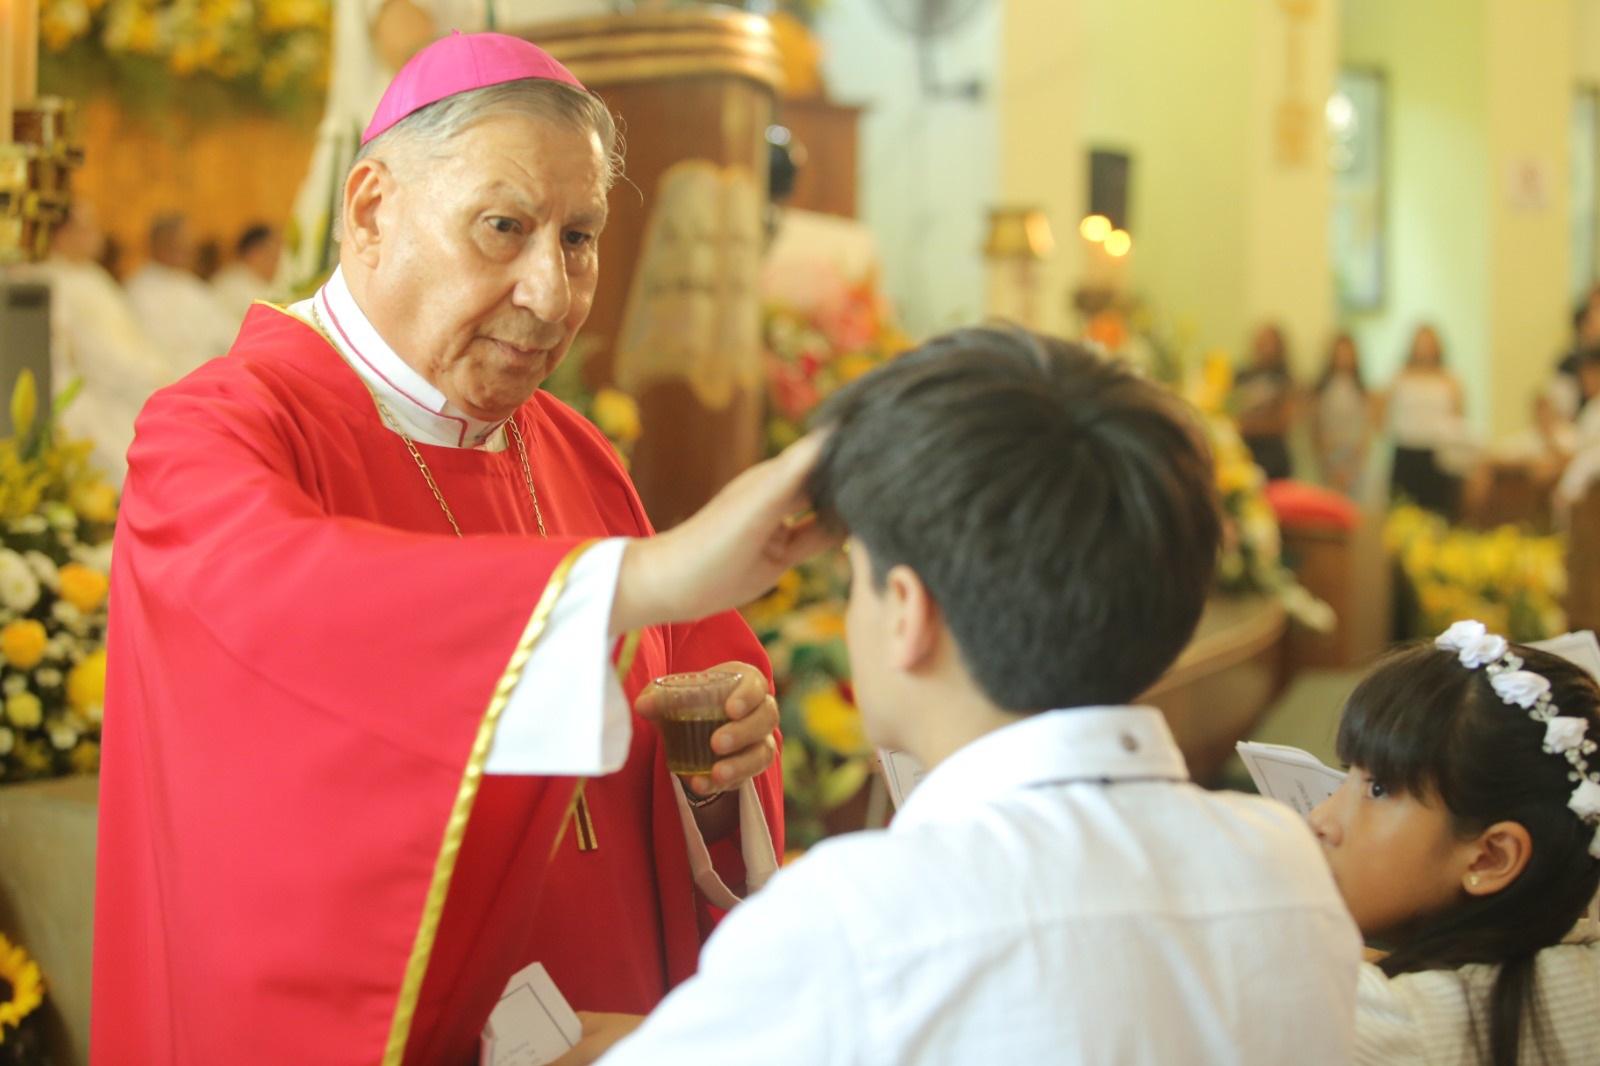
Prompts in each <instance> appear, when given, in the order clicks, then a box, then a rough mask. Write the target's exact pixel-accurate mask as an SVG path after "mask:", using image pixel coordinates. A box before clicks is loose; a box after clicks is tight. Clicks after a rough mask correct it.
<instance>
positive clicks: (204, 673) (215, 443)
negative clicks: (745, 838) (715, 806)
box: [92, 305, 782, 1066]
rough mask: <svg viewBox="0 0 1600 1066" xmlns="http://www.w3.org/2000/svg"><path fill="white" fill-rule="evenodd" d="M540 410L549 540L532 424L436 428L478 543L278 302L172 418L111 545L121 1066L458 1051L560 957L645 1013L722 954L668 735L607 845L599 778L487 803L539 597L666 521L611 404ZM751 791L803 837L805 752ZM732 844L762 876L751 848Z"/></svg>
mask: <svg viewBox="0 0 1600 1066" xmlns="http://www.w3.org/2000/svg"><path fill="white" fill-rule="evenodd" d="M515 417H516V418H517V419H518V424H519V425H520V426H521V427H522V431H523V436H524V437H525V439H526V441H527V446H528V453H529V459H530V461H531V463H532V468H533V478H534V483H535V485H536V487H537V489H538V492H539V501H540V504H541V505H542V509H543V513H544V519H545V523H546V526H547V527H548V530H549V533H550V537H549V539H548V540H543V539H541V538H540V537H539V536H538V534H537V528H536V526H535V525H534V520H533V514H532V506H531V504H530V502H529V499H528V493H527V489H526V486H525V484H524V479H523V472H522V468H521V464H520V461H519V459H518V456H517V451H516V448H515V446H513V447H512V448H509V449H507V450H506V451H503V452H498V453H487V452H481V451H472V450H463V449H450V448H438V447H432V446H429V445H425V444H419V445H418V448H419V449H421V451H422V453H423V455H424V457H425V458H426V460H427V463H428V466H429V468H430V469H431V470H432V472H433V475H434V477H435V479H436V480H437V482H438V484H439V488H440V491H441V492H442V494H443V495H444V497H445V499H446V500H447V501H448V502H449V505H450V507H451V509H452V510H453V511H454V512H455V515H456V519H457V521H458V522H459V523H460V526H461V529H462V532H463V533H465V534H466V537H465V539H457V538H456V537H455V536H454V535H453V534H452V532H451V529H450V526H449V524H448V522H447V521H446V519H445V516H444V513H443V511H442V510H441V509H440V507H439V504H438V502H437V501H436V500H435V499H434V497H433V494H432V493H431V492H430V490H429V488H428V486H427V483H426V482H425V481H424V479H423V477H422V474H421V472H420V471H419V470H418V468H417V465H416V463H415V462H414V460H413V459H412V457H411V455H410V454H409V453H408V452H407V450H406V447H405V443H404V442H403V441H402V440H401V438H400V437H399V436H397V435H396V434H394V433H393V432H391V431H390V430H389V429H387V428H385V427H384V425H383V424H382V422H381V421H380V416H379V414H378V412H377V410H376V408H375V405H374V403H373V400H372V397H371V396H370V394H369V393H368V392H367V390H366V387H365V386H364V385H363V384H362V383H361V381H360V379H359V378H358V377H357V376H356V374H355V373H354V372H353V371H352V370H351V369H350V368H349V367H348V366H347V365H346V364H345V363H344V361H343V360H342V359H341V357H340V356H339V355H338V354H337V352H335V351H334V349H333V348H332V347H330V346H329V344H328V343H327V342H326V341H325V340H324V339H323V338H322V337H321V336H320V335H319V334H318V333H317V332H315V330H314V329H312V328H311V327H310V326H309V325H307V324H305V323H303V322H301V321H299V320H298V319H295V318H293V317H291V316H289V315H287V314H285V313H283V312H281V311H278V310H276V309H273V308H269V307H266V306H263V305H257V306H256V307H254V308H252V310H251V312H250V314H249V316H248V317H247V318H246V319H245V324H244V328H243V330H242V332H241V334H240V336H239V339H238V341H237V342H236V343H235V345H234V347H233V350H232V352H231V353H230V355H229V356H228V357H227V358H225V359H221V360H217V361H214V362H212V363H210V364H208V365H207V366H206V367H204V368H202V369H201V370H199V371H197V372H196V373H194V374H192V375H190V376H189V377H188V378H186V379H185V380H183V381H182V382H180V383H178V384H177V385H175V386H173V387H171V388H169V389H166V390H164V391H162V392H160V393H158V394H157V395H156V396H155V397H154V398H152V399H151V401H150V403H149V404H148V405H147V406H146V408H145V410H144V412H143V414H142V415H141V416H140V418H139V422H138V430H137V438H136V440H135V442H134V445H133V448H132V450H131V451H130V453H129V475H128V480H127V487H126V491H125V495H124V497H123V503H122V511H121V516H120V520H119V528H118V530H117V538H116V541H115V545H116V547H115V551H114V553H113V559H114V561H113V569H112V572H113V576H112V582H111V587H112V594H111V597H112V598H111V622H110V664H109V677H108V692H107V698H106V719H105V730H104V750H103V764H102V773H101V785H100V844H99V867H98V884H97V890H96V903H95V959H94V1003H93V1013H92V1018H93V1022H92V1025H93V1034H92V1037H93V1039H92V1050H93V1055H94V1060H95V1062H97V1063H105V1064H107V1066H123V1064H142V1063H150V1064H157V1063H160V1064H168V1063H183V1064H189V1063H193V1064H205V1066H212V1064H223V1063H226V1064H229V1066H249V1064H255V1063H260V1064H263V1066H265V1064H272V1066H283V1064H288V1063H294V1064H309V1063H330V1064H331V1063H351V1064H356V1063H360V1064H363V1066H368V1064H371V1063H376V1062H379V1061H391V1062H392V1061H397V1060H398V1049H397V1048H394V1047H391V1049H390V1051H389V1053H388V1055H387V1057H386V1055H385V1048H386V1045H393V1044H395V1042H396V1041H397V1040H398V1042H399V1047H403V1048H404V1049H405V1061H406V1062H412V1063H461V1062H466V1061H471V1060H473V1059H474V1058H475V1055H476V1049H477V1042H478V1033H479V1030H480V1028H481V1026H482V1024H483V1022H484V1020H485V1019H486V1017H487V1016H488V1013H489V1010H490V1009H491V1007H492V1006H493V1004H494V1003H495V1001H496V1000H497V998H498V996H499V994H500V992H501V990H502V988H503V987H504V984H505V981H506V979H507V978H508V977H509V976H510V975H511V974H512V973H513V972H515V971H516V970H517V969H519V968H521V967H522V966H524V965H526V964H527V963H529V962H531V961H535V960H537V961H542V962H543V963H544V964H545V965H546V966H547V967H548V969H549V970H550V973H551V975H552V976H553V977H554V979H555V982H556V984H557V986H558V987H559V988H561V989H562V991H563V992H564V993H565V994H566V996H567V998H568V999H569V1000H570V1001H571V1002H572V1004H573V1006H574V1007H576V1008H577V1009H579V1010H607V1011H628V1012H637V1013H644V1012H646V1011H648V1010H649V1009H650V1008H651V1007H652V1006H653V1005H654V1004H655V1003H656V1002H657V1001H658V1000H659V999H660V998H661V997H662V996H663V995H664V994H665V992H666V991H667V990H668V989H669V988H670V987H671V986H672V985H674V984H676V983H677V982H678V981H680V980H682V979H683V978H684V977H686V976H687V975H688V974H690V973H692V972H693V970H694V966H695V961H696V957H697V954H698V951H699V947H700V944H701V940H702V937H703V935H704V933H706V932H708V931H709V927H710V922H711V920H712V918H713V915H711V914H710V912H709V908H708V907H707V906H706V905H705V904H704V901H703V900H702V899H701V898H700V897H699V896H698V895H697V894H696V893H695V889H694V886H693V883H692V879H691V875H690V870H689V863H688V859H687V855H686V851H685V841H684V834H683V829H682V826H681V824H680V821H679V814H678V810H677V807H676V802H675V798H674V793H673V791H672V789H673V786H672V784H671V781H670V778H669V776H668V774H667V772H666V768H665V761H664V756H663V752H662V748H661V744H660V741H659V736H658V734H657V733H656V731H655V729H654V728H653V727H652V726H650V725H649V724H647V723H643V722H642V721H640V720H639V719H638V718H637V717H636V718H635V720H634V735H633V741H632V747H631V750H630V751H629V755H628V760H627V764H626V766H625V767H624V768H623V769H622V770H621V771H620V772H618V773H616V774H613V775H610V776H607V777H602V778H597V779H595V780H592V781H590V782H589V783H588V784H587V786H586V797H587V800H588V802H589V804H590V807H591V810H592V814H593V821H594V826H595V830H596V834H597V837H598V840H599V844H600V846H599V848H598V849H597V850H594V851H585V852H580V851H579V850H578V846H577V842H576V840H575V837H574V834H573V833H572V832H570V831H569V832H567V833H566V834H565V836H564V838H561V839H559V840H558V834H559V832H560V829H561V826H562V825H563V823H564V821H565V818H566V812H567V810H568V809H569V806H570V801H571V797H572V794H573V788H574V782H573V780H572V779H570V778H551V777H529V776H492V775H491V776H483V777H482V778H481V782H479V783H478V784H477V791H476V794H475V796H473V795H471V786H472V784H473V783H474V781H475V780H476V779H475V777H474V775H473V774H472V773H470V772H467V770H468V767H469V765H472V764H474V763H475V764H476V765H478V766H480V767H481V758H482V755H483V754H486V751H485V750H484V735H488V736H492V726H488V725H485V724H484V723H485V721H486V708H490V707H491V705H492V698H493V697H494V696H495V694H496V691H497V686H502V682H503V681H514V680H515V676H516V674H515V670H516V666H515V664H514V663H513V664H512V665H511V666H509V667H508V663H511V662H512V660H513V652H514V651H515V650H516V649H517V648H518V647H519V642H520V643H521V644H523V645H525V644H526V643H527V639H528V638H536V637H537V630H538V627H539V624H540V623H539V617H538V616H539V613H540V612H536V610H535V608H536V605H540V601H541V598H545V599H546V600H548V599H549V598H550V596H553V595H554V594H556V593H557V592H558V590H559V587H560V582H561V580H562V579H563V577H564V567H565V565H566V564H567V563H569V562H570V558H571V557H573V556H574V554H575V552H577V551H579V550H581V547H582V546H583V544H584V543H585V542H587V541H588V540H590V539H591V538H596V537H606V536H617V535H621V536H637V535H644V534H647V533H648V532H649V525H648V522H647V520H646V518H645V515H644V511H643V509H642V508H641V506H640V504H639V500H638V497H637V496H636V495H635V493H634V491H633V488H632V486H631V484H630V483H629V481H628V478H627V475H626V473H625V472H624V471H623V469H622V467H621V465H620V464H619V463H618V461H617V459H616V456H615V454H614V453H613V452H612V450H611V448H610V445H609V444H608V443H607V442H606V440H605V438H604V437H603V436H601V435H600V434H599V433H598V432H597V431H596V430H595V429H594V428H593V427H592V426H591V425H589V424H588V423H587V422H585V421H584V420H583V419H582V418H581V417H580V416H578V415H577V414H576V413H575V412H573V411H572V410H570V409H569V408H567V407H565V406H564V405H562V404H561V403H560V402H558V401H556V400H554V399H553V398H551V397H550V396H548V395H546V394H544V393H540V394H538V395H536V396H535V397H534V399H533V400H531V401H530V402H529V403H528V404H526V405H524V406H523V408H522V409H520V410H519V411H518V412H517V414H516V416H515ZM547 593H548V594H550V596H547V595H546V594H547ZM541 606H543V607H548V606H549V604H548V603H545V604H543V605H541ZM530 619H532V621H530ZM525 631H526V633H525ZM727 660H740V661H744V662H749V663H754V664H756V665H758V666H761V667H762V668H763V669H766V662H767V660H766V657H765V655H764V654H763V652H762V649H761V646H760V644H759V643H758V642H757V641H756V639H755V637H754V636H753V635H752V634H751V632H750V631H749V629H748V628H747V627H746V626H745V625H744V623H743V621H742V620H741V619H740V618H739V617H738V616H737V615H736V614H732V613H729V614H724V615H718V616H716V617H713V618H711V619H707V620H705V621H703V622H699V623H695V624H689V625H675V626H666V627H660V628H656V629H651V630H647V631H646V632H645V633H644V634H643V635H642V639H641V641H640V647H639V653H638V657H637V660H636V661H635V663H634V665H633V669H632V671H631V673H630V674H629V677H628V679H627V683H626V685H625V686H624V687H625V690H626V691H627V693H628V696H629V698H630V701H631V699H632V697H633V696H634V694H635V693H636V692H637V690H638V689H639V688H640V687H641V686H642V685H643V684H644V683H645V682H646V681H647V680H648V679H650V678H652V677H656V676H660V675H661V674H665V673H670V672H676V671H682V670H693V669H703V668H705V667H707V666H710V665H713V664H716V663H718V662H723V661H727ZM508 671H509V677H508V676H507V675H508ZM490 713H491V714H492V712H490ZM549 713H551V714H560V713H562V708H561V707H559V706H552V707H550V708H549ZM485 730H488V731H489V732H488V733H487V734H485V732H484V731H485ZM475 742H476V743H477V748H476V749H475V746H474V745H475ZM464 782H465V784H464ZM755 784H756V787H757V790H758V794H759V796H760V798H761V801H762V805H763V807H764V809H765V811H766V814H767V820H768V824H769V827H770V829H771V832H772V836H773V842H774V845H775V846H776V847H777V848H778V850H779V853H780V854H781V853H782V791H781V785H780V780H779V774H778V769H777V767H776V766H774V767H773V768H772V769H771V770H769V771H768V772H767V773H766V774H764V775H762V776H761V777H760V778H758V779H757V780H756V782H755ZM463 796H465V797H466V798H465V799H463V798H462V797H463ZM463 803H465V804H467V806H465V807H463V806H462V804H463ZM453 810H455V812H456V814H457V819H456V822H457V825H458V826H460V825H461V824H463V823H464V826H465V828H464V838H463V831H462V830H460V829H459V828H458V830H457V838H458V839H459V849H458V851H457V852H456V855H455V859H454V864H453V868H451V869H448V870H447V872H446V875H445V877H444V883H443V884H440V883H439V880H440V877H441V875H440V873H439V871H440V870H441V869H444V868H446V867H449V865H450V864H449V860H448V848H446V849H441V841H446V840H448V839H449V833H448V832H447V830H448V826H449V825H450V824H451V820H452V811H453ZM552 849H554V850H553V851H552ZM442 850H443V851H444V852H445V854H446V858H445V859H444V860H441V852H442ZM712 854H713V856H714V858H715V859H716V862H717V867H718V869H719V871H721V872H722V873H723V875H724V878H725V879H726V880H728V882H729V883H730V884H732V885H735V888H736V890H737V883H738V882H739V881H740V880H742V877H743V873H742V870H741V869H740V868H739V867H740V863H739V859H738V849H737V845H736V843H735V842H733V841H725V842H722V843H721V844H718V845H714V846H713V847H712ZM430 887H431V889H432V893H433V898H434V899H435V901H438V900H442V901H443V904H442V905H443V913H442V916H437V915H436V922H435V924H436V926H437V936H436V939H435V940H434V942H433V943H432V945H431V949H429V948H428V946H427V945H426V944H420V943H419V941H422V940H425V939H426V938H419V932H418V931H419V927H424V926H425V924H426V923H425V922H424V920H423V919H424V911H425V905H426V904H427V902H428V900H429V897H430ZM408 970H409V972H410V973H411V974H412V975H413V982H415V981H417V980H420V989H419V990H417V991H416V992H414V993H413V995H412V1000H413V1001H414V1003H415V1009H414V1011H409V1010H406V1009H405V1008H404V1006H403V1004H404V1003H405V997H403V996H402V985H403V983H404V982H405V980H406V975H407V973H408ZM397 1013H398V1014H399V1015H400V1016H401V1017H400V1021H399V1022H398V1023H397V1021H396V1016H397ZM407 1019H409V1021H408V1020H407ZM396 1033H398V1034H399V1035H398V1036H396V1035H395V1034H396Z"/></svg>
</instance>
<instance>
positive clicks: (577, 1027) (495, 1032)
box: [478, 962, 583, 1066]
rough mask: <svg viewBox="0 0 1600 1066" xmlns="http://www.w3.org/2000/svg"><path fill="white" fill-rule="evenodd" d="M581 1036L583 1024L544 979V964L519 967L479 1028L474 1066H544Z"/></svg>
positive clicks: (564, 1052)
mask: <svg viewBox="0 0 1600 1066" xmlns="http://www.w3.org/2000/svg"><path fill="white" fill-rule="evenodd" d="M582 1036H583V1023H582V1022H580V1021H579V1020H578V1016H577V1015H576V1014H574V1013H573V1010H572V1008H571V1007H570V1006H568V1005H567V1000H566V997H564V996H562V994H561V992H560V991H559V990H558V989H557V988H556V983H555V982H554V981H552V980H551V979H550V974H549V973H547V972H546V971H545V968H544V964H543V963H538V962H535V963H533V964H531V965H529V966H525V967H523V968H522V969H521V970H518V971H517V973H516V974H515V975H514V976H513V977H512V978H511V980H510V981H508V982H506V990H505V992H504V993H503V994H502V995H501V997H500V1002H499V1004H498V1005H497V1006H496V1007H495V1008H494V1011H493V1013H491V1014H490V1015H489V1023H488V1024H487V1025H485V1026H484V1027H483V1038H482V1040H481V1042H480V1052H479V1055H478V1062H479V1066H545V1064H546V1063H550V1062H554V1061H555V1060H556V1059H559V1058H560V1057H561V1056H562V1055H565V1054H566V1053H567V1052H568V1051H569V1050H571V1049H572V1047H573V1045H575V1044H577V1042H578V1040H579V1039H580V1038H581V1037H582Z"/></svg>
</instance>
